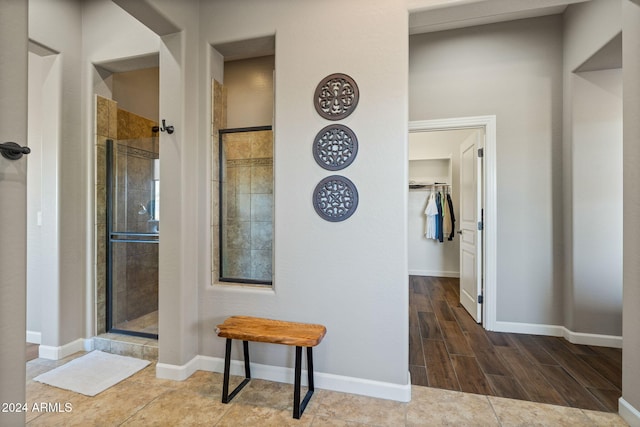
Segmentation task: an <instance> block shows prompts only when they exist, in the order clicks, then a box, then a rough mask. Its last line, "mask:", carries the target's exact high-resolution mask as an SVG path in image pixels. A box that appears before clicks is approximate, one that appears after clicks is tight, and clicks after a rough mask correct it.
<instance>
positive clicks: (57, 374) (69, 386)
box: [34, 350, 151, 396]
mask: <svg viewBox="0 0 640 427" xmlns="http://www.w3.org/2000/svg"><path fill="white" fill-rule="evenodd" d="M149 363H151V362H149V361H148V360H142V359H136V358H134V357H127V356H120V355H117V354H111V353H104V352H102V351H98V350H95V351H92V352H91V353H87V354H85V355H84V356H81V357H78V358H77V359H73V360H72V361H71V362H69V363H65V364H64V365H62V366H58V367H57V368H55V369H53V370H51V371H49V372H45V373H44V374H42V375H38V376H37V377H35V378H34V381H38V382H41V383H44V384H49V385H52V386H54V387H59V388H64V389H66V390H71V391H75V392H76V393H81V394H84V395H86V396H95V395H96V394H98V393H100V392H102V391H104V390H106V389H108V388H109V387H111V386H113V385H115V384H118V383H119V382H120V381H122V380H124V379H125V378H128V377H130V376H131V375H133V374H135V373H136V372H138V371H139V370H141V369H142V368H144V367H145V366H147V365H148V364H149Z"/></svg>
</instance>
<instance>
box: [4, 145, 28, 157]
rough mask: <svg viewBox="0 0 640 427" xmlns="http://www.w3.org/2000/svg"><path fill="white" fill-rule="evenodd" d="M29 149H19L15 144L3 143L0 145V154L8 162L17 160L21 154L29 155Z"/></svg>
mask: <svg viewBox="0 0 640 427" xmlns="http://www.w3.org/2000/svg"><path fill="white" fill-rule="evenodd" d="M30 152H31V149H30V148H29V147H21V146H20V145H19V144H16V143H15V142H4V143H2V144H0V153H2V157H4V158H5V159H9V160H18V159H19V158H21V157H22V155H23V154H29V153H30Z"/></svg>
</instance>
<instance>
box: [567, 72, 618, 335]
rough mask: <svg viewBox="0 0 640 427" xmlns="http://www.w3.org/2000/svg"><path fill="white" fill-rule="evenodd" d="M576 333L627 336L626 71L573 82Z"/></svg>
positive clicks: (580, 77) (583, 76)
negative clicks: (624, 251)
mask: <svg viewBox="0 0 640 427" xmlns="http://www.w3.org/2000/svg"><path fill="white" fill-rule="evenodd" d="M572 123H573V148H572V152H573V289H574V291H573V294H574V300H573V304H572V305H573V307H572V310H573V319H574V326H573V328H572V330H574V331H575V332H586V333H592V334H602V335H613V336H621V335H622V205H623V197H622V70H620V69H618V70H606V71H593V72H585V73H579V74H578V75H577V76H576V77H575V78H574V80H573V120H572Z"/></svg>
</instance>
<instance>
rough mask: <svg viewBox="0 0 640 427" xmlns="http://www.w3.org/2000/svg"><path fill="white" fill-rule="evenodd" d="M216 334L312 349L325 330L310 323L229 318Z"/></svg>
mask: <svg viewBox="0 0 640 427" xmlns="http://www.w3.org/2000/svg"><path fill="white" fill-rule="evenodd" d="M216 333H217V334H218V336H219V337H223V338H231V339H234V340H243V341H257V342H266V343H272V344H285V345H295V346H300V347H314V346H316V345H318V344H319V343H320V341H322V338H324V335H325V334H326V333H327V328H325V327H324V326H322V325H314V324H311V323H296V322H285V321H282V320H272V319H262V318H260V317H249V316H231V317H229V318H227V319H226V320H225V321H224V323H222V324H221V325H218V327H217V328H216Z"/></svg>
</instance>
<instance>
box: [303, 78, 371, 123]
mask: <svg viewBox="0 0 640 427" xmlns="http://www.w3.org/2000/svg"><path fill="white" fill-rule="evenodd" d="M359 99H360V92H359V90H358V85H356V82H355V81H354V80H353V79H352V78H351V77H349V76H348V75H346V74H342V73H336V74H330V75H328V76H327V77H325V78H324V79H322V81H321V82H320V83H319V84H318V87H317V88H316V91H315V94H314V96H313V103H314V105H315V107H316V111H317V112H318V114H320V115H321V116H322V117H324V118H325V119H327V120H341V119H344V118H345V117H347V116H349V114H351V113H352V112H353V110H355V109H356V106H357V105H358V100H359Z"/></svg>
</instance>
